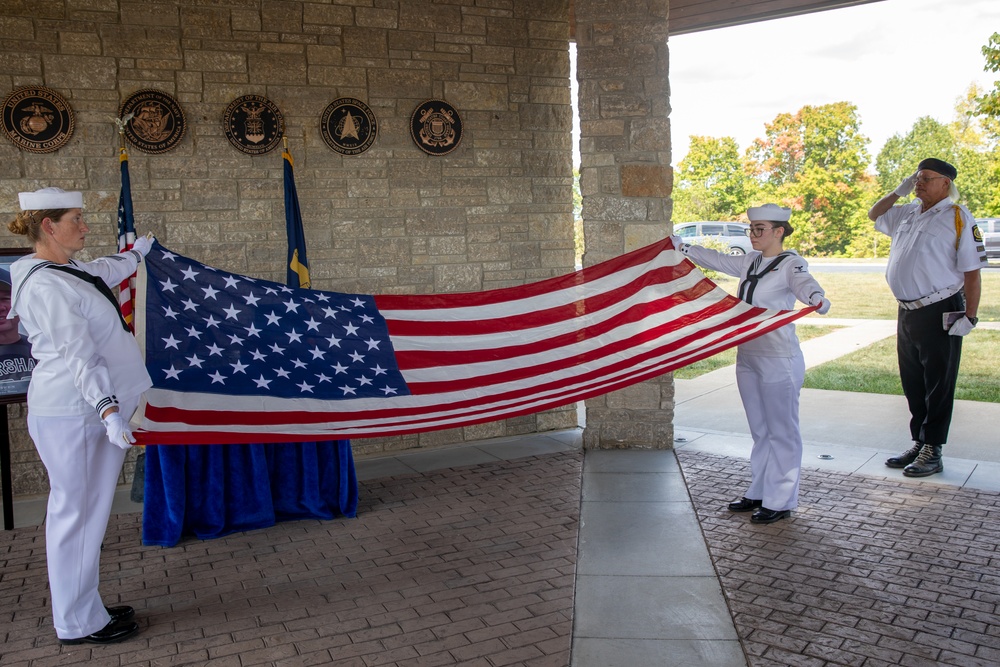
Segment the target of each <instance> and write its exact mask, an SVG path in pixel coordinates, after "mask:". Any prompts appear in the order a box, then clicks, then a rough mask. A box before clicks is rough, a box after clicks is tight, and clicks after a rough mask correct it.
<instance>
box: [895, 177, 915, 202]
mask: <svg viewBox="0 0 1000 667" xmlns="http://www.w3.org/2000/svg"><path fill="white" fill-rule="evenodd" d="M916 182H917V172H913V173H912V174H910V175H909V176H907V177H906V178H904V179H903V182H902V183H900V184H899V187H898V188H896V189H895V190H893V192H894V193H895V194H897V195H899V196H900V197H905V196H906V195H908V194H910V193H911V192H913V186H914V185H915V184H916Z"/></svg>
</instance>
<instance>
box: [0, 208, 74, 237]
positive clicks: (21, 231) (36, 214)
mask: <svg viewBox="0 0 1000 667" xmlns="http://www.w3.org/2000/svg"><path fill="white" fill-rule="evenodd" d="M70 210H72V209H68V208H50V209H43V210H40V211H21V212H20V213H18V214H17V217H16V218H14V219H13V220H11V221H10V222H8V223H7V229H9V230H10V231H11V232H12V233H14V234H17V235H19V236H27V237H28V240H29V241H31V245H32V246H35V245H38V241H39V240H41V238H42V221H43V220H45V218H50V219H52V220H56V221H58V220H59V219H60V218H62V217H63V216H64V215H66V212H67V211H70Z"/></svg>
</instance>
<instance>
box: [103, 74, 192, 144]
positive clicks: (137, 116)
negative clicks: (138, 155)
mask: <svg viewBox="0 0 1000 667" xmlns="http://www.w3.org/2000/svg"><path fill="white" fill-rule="evenodd" d="M128 114H132V119H131V120H129V121H128V122H127V123H125V138H126V139H128V141H129V143H130V144H132V145H133V146H135V147H136V148H138V149H139V150H141V151H143V152H144V153H166V152H167V151H169V150H170V149H172V148H174V147H175V146H177V144H178V143H180V140H181V138H182V137H183V136H184V129H185V128H186V127H187V126H186V124H185V121H184V112H183V111H181V106H180V104H178V103H177V100H175V99H174V98H173V97H171V96H170V95H168V94H167V93H165V92H163V91H162V90H152V89H147V90H137V91H136V92H134V93H132V94H131V95H129V96H128V97H127V98H125V101H124V102H123V103H122V106H121V109H120V110H119V112H118V117H119V118H125V117H126V116H128Z"/></svg>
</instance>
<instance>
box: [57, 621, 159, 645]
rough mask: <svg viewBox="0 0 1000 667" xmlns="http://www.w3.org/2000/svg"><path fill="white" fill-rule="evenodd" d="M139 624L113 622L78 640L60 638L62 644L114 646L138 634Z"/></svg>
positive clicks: (133, 622)
mask: <svg viewBox="0 0 1000 667" xmlns="http://www.w3.org/2000/svg"><path fill="white" fill-rule="evenodd" d="M138 632H139V624H138V623H136V622H135V621H131V622H127V623H122V624H120V625H116V624H115V622H114V621H111V622H110V623H108V624H107V625H105V626H104V627H103V628H101V629H100V630H98V631H97V632H95V633H93V634H90V635H87V636H86V637H79V638H77V639H63V638H61V637H60V638H59V642H60V643H61V644H114V643H116V642H120V641H123V640H125V639H128V638H129V637H131V636H132V635H135V634H138Z"/></svg>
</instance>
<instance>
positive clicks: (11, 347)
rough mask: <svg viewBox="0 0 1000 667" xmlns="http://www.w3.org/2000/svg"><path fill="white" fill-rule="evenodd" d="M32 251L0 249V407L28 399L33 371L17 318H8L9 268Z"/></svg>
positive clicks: (24, 338)
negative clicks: (0, 405)
mask: <svg viewBox="0 0 1000 667" xmlns="http://www.w3.org/2000/svg"><path fill="white" fill-rule="evenodd" d="M31 252H32V251H31V250H29V249H27V248H0V404H5V403H24V402H25V401H26V400H27V399H28V383H29V382H30V381H31V371H32V370H33V369H34V368H35V360H34V359H33V358H32V356H31V344H30V343H28V337H27V336H26V335H25V334H24V330H23V329H22V328H21V323H20V322H19V321H18V318H16V317H15V318H14V319H12V320H8V319H7V313H9V312H10V301H11V298H12V295H11V287H10V285H11V280H10V265H11V264H13V263H14V262H16V261H17V260H18V259H19V258H21V257H23V256H24V255H29V254H31Z"/></svg>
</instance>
